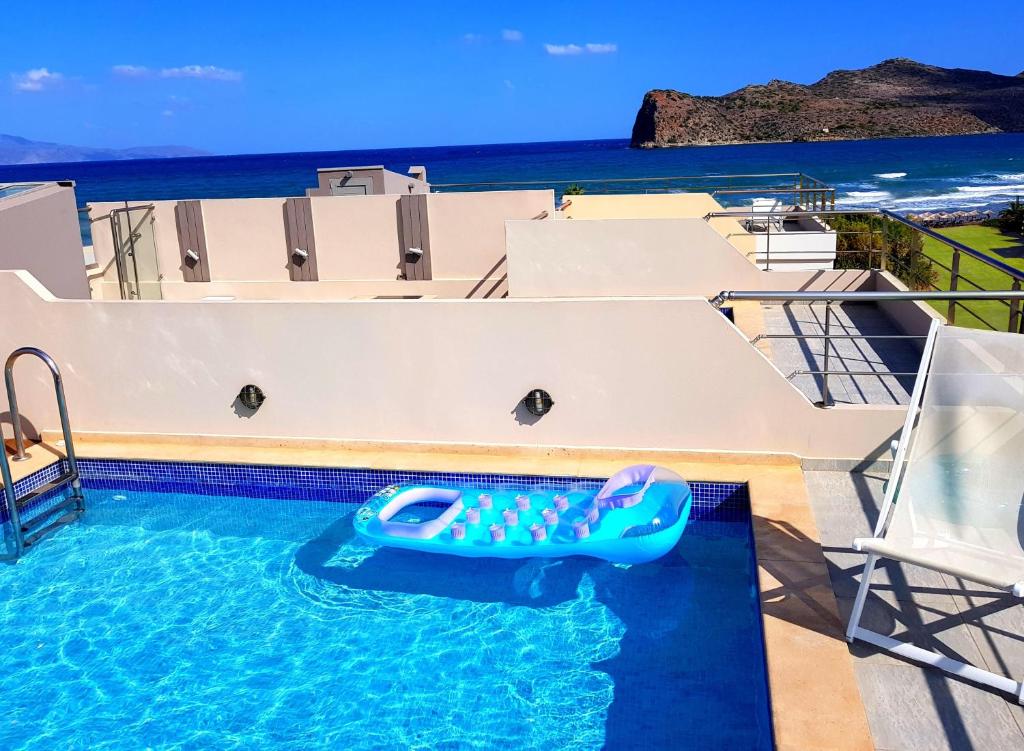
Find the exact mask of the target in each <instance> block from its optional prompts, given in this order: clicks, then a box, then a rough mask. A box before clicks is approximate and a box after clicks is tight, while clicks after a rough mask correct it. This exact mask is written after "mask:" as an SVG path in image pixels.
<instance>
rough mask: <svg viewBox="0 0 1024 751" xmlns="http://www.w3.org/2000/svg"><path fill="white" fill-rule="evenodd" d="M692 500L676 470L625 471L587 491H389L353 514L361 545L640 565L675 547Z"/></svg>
mask: <svg viewBox="0 0 1024 751" xmlns="http://www.w3.org/2000/svg"><path fill="white" fill-rule="evenodd" d="M692 504H693V493H692V492H691V491H690V486H689V485H687V484H686V482H685V481H684V480H683V478H681V477H680V476H679V475H677V474H676V473H675V472H671V471H670V470H667V469H664V468H662V467H655V466H653V465H649V464H644V465H638V466H635V467H628V468H626V469H624V470H622V471H621V472H619V473H617V474H616V475H615V476H614V477H612V478H611V479H610V480H608V482H606V483H605V484H604V486H603V487H602V488H601V490H600V491H598V492H597V494H596V495H595V494H594V493H593V491H589V492H588V491H573V490H566V491H563V492H555V491H550V490H533V491H530V492H525V491H514V490H501V489H497V488H474V487H438V486H430V485H391V486H389V487H387V488H384V489H383V490H381V491H380V492H378V493H377V494H376V495H374V496H373V497H372V498H370V500H369V501H367V502H366V504H365V505H363V506H362V507H360V508H359V510H358V511H356V514H355V522H354V524H355V528H356V532H357V533H359V535H360V536H361V537H363V538H364V539H366V540H368V541H370V542H372V543H375V544H377V545H386V546H390V547H396V548H407V549H410V550H422V551H426V552H431V553H448V554H450V555H461V556H467V557H477V558H485V557H490V558H531V557H543V558H554V557H559V556H567V555H588V556H593V557H595V558H603V559H605V560H608V561H613V562H616V563H644V562H647V561H653V560H654V559H656V558H660V557H661V556H663V555H665V554H666V553H667V552H668V551H669V550H671V549H672V548H673V547H674V546H675V544H676V543H677V542H679V538H680V536H681V535H682V534H683V529H684V528H685V527H686V521H687V519H689V517H690V507H691V506H692Z"/></svg>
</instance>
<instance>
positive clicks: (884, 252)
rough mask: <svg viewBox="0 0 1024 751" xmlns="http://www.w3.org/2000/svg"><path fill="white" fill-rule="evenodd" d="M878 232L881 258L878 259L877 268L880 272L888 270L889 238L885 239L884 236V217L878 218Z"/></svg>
mask: <svg viewBox="0 0 1024 751" xmlns="http://www.w3.org/2000/svg"><path fill="white" fill-rule="evenodd" d="M878 232H879V239H880V240H881V242H880V243H879V245H880V246H881V247H880V250H881V256H880V258H879V262H878V268H879V270H880V271H888V270H889V238H888V237H886V234H885V217H884V216H880V217H878Z"/></svg>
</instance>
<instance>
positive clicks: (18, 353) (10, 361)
mask: <svg viewBox="0 0 1024 751" xmlns="http://www.w3.org/2000/svg"><path fill="white" fill-rule="evenodd" d="M23 355H33V356H34V357H38V358H39V359H40V360H42V361H43V362H44V363H45V364H46V367H48V368H49V369H50V373H51V374H52V375H53V388H54V392H55V393H56V397H57V410H58V412H59V413H60V428H61V432H62V433H63V435H64V456H65V460H66V461H67V465H68V471H67V473H66V475H65V476H64V478H63V479H64V481H65V482H69V483H70V484H71V489H72V498H73V499H74V500H75V507H76V510H77V511H79V512H81V511H84V510H85V499H84V498H83V496H82V481H81V479H80V478H79V476H78V460H77V457H76V456H75V445H74V442H73V440H72V437H71V423H70V421H69V420H68V407H67V401H66V400H65V398H64V383H63V378H62V377H61V374H60V368H59V367H58V366H57V363H56V362H55V361H54V359H53V358H52V357H50V356H49V355H48V354H46V353H45V352H43V350H41V349H39V348H37V347H19V348H18V349H16V350H14V351H13V352H12V353H11V354H10V356H9V357H8V358H7V362H6V364H5V365H4V381H5V383H6V386H7V403H8V406H9V408H10V414H11V424H12V426H13V427H14V446H15V455H14V461H23V460H25V459H27V458H29V457H28V456H27V455H26V454H25V436H24V434H23V432H22V429H21V414H20V413H19V412H18V396H17V393H16V391H15V388H14V363H15V362H17V361H18V359H19V358H20V357H22V356H23ZM0 438H2V436H0ZM0 443H2V440H0ZM0 448H2V449H3V450H2V451H0V477H2V479H3V483H4V496H5V498H6V500H7V510H8V516H9V517H10V522H11V526H12V528H13V531H14V547H15V552H14V553H13V555H9V556H3V558H4V559H10V558H18V557H20V556H21V555H22V553H23V552H24V550H25V537H24V530H23V529H22V524H21V515H20V512H19V511H18V497H17V495H16V494H15V492H14V481H13V480H12V477H11V466H10V463H9V462H8V461H7V448H6V446H0ZM60 484H63V482H62V483H60ZM30 523H31V522H30ZM44 532H45V530H44Z"/></svg>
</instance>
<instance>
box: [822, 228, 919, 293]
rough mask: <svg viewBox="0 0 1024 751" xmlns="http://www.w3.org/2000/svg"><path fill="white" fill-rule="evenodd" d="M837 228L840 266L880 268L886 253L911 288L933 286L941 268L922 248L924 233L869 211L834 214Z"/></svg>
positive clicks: (889, 263) (893, 266) (838, 262)
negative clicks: (938, 268) (868, 213)
mask: <svg viewBox="0 0 1024 751" xmlns="http://www.w3.org/2000/svg"><path fill="white" fill-rule="evenodd" d="M828 221H829V224H830V225H831V226H832V229H834V230H835V231H836V233H837V234H836V268H838V269H871V268H878V267H879V264H880V263H881V259H882V257H883V253H884V256H885V258H886V261H887V263H888V267H889V270H890V271H891V272H892V273H893V274H895V275H896V276H897V277H898V278H899V279H900V280H901V281H902V282H903V283H904V284H906V285H907V286H908V287H909V288H910V289H914V290H925V289H931V288H932V287H933V286H934V284H935V281H936V279H938V272H936V271H935V269H934V268H932V265H931V262H930V261H929V260H928V258H927V257H926V256H925V255H924V254H923V253H922V252H921V250H922V247H923V244H922V242H921V236H920V235H919V234H918V233H917V232H915V231H914V230H913V229H911V228H910V227H907V226H906V225H904V224H899V223H897V222H893V221H890V220H888V219H879V218H876V217H872V216H869V215H866V214H844V215H838V216H834V217H831V218H830V219H829V220H828Z"/></svg>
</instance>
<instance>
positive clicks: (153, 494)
mask: <svg viewBox="0 0 1024 751" xmlns="http://www.w3.org/2000/svg"><path fill="white" fill-rule="evenodd" d="M83 472H84V473H85V474H86V483H85V484H86V500H87V507H88V510H87V512H86V515H85V517H84V518H83V520H82V521H81V522H79V523H77V524H75V525H72V526H70V527H67V528H65V529H63V530H62V531H60V532H59V533H57V534H56V535H54V536H53V537H52V538H51V539H48V540H46V541H44V542H43V543H42V544H41V545H40V546H39V547H38V548H36V549H34V550H31V551H30V552H29V554H28V555H26V556H25V557H24V558H23V559H21V561H20V562H19V563H18V564H17V565H13V566H5V567H2V568H0V632H2V633H3V634H4V635H5V638H4V645H5V652H6V657H7V664H6V665H5V670H4V671H3V672H2V673H0V692H2V695H3V696H4V712H3V717H2V721H0V748H3V749H39V750H42V749H46V750H47V751H49V750H50V749H55V748H61V749H64V748H74V749H136V748H154V749H165V748H168V749H169V748H174V749H179V748H180V749H195V748H204V749H208V748H209V749H271V748H273V749H320V748H332V749H352V750H355V751H358V750H361V749H492V748H504V749H544V750H549V749H599V748H610V749H618V748H648V749H653V748H674V749H686V748H700V749H705V748H730V749H766V748H770V747H771V731H770V714H769V709H768V699H767V692H766V688H765V678H764V658H763V647H762V642H761V631H760V616H759V613H758V609H757V605H756V599H755V589H756V587H755V580H754V573H753V571H754V569H753V566H752V550H751V535H750V526H749V521H746V520H744V519H743V518H742V515H740V514H737V513H735V511H734V510H733V511H730V512H729V513H716V511H715V510H714V509H713V508H709V507H707V506H705V507H704V510H703V511H702V512H701V513H700V514H698V517H699V518H696V519H693V520H691V522H690V524H689V526H688V528H687V531H686V533H685V534H684V536H683V539H682V541H681V543H680V545H679V546H678V548H677V549H676V550H675V551H674V552H673V553H672V554H670V555H669V556H667V557H666V558H664V559H661V560H659V561H657V562H655V563H651V564H645V565H640V566H633V567H628V566H621V565H613V564H609V563H605V562H601V561H597V560H590V559H583V558H566V559H559V560H544V561H541V560H517V561H500V560H491V559H463V558H455V557H448V556H432V555H427V554H422V553H413V552H408V551H400V550H393V549H374V548H371V547H369V546H368V545H366V544H364V543H362V542H360V540H359V539H358V538H356V537H355V536H354V534H353V529H352V514H353V512H354V510H355V508H356V504H355V503H351V502H338V501H336V500H296V499H294V498H293V499H288V498H285V497H281V496H282V495H287V493H283V492H278V490H279V489H278V490H274V489H272V488H269V487H268V492H267V494H266V495H267V496H268V497H265V498H261V497H256V496H255V495H254V493H253V492H252V489H251V488H250V489H249V490H247V491H246V492H245V493H244V494H242V493H235V492H227V493H226V494H222V495H204V494H201V493H197V492H195V490H194V489H193V490H192V491H191V492H188V493H177V492H166V489H167V487H168V486H167V484H166V483H164V484H161V485H157V484H156V483H154V482H151V481H147V480H146V479H140V478H139V476H137V475H132V476H131V478H130V479H129V478H127V476H125V477H124V478H122V479H121V480H120V487H118V486H117V483H118V481H117V480H116V479H110V478H109V477H108V478H106V479H90V478H89V476H88V475H89V467H88V465H86V467H85V468H84V470H83ZM147 486H149V487H151V488H154V489H149V490H147V489H146V487H147ZM158 487H159V488H161V490H156V489H155V488H158ZM210 487H211V488H220V489H223V488H225V487H226V486H225V485H211V486H210ZM695 492H696V491H695ZM309 495H310V496H311V497H327V496H328V495H329V494H327V493H324V494H318V493H310V494H309ZM269 496H276V497H269Z"/></svg>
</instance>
